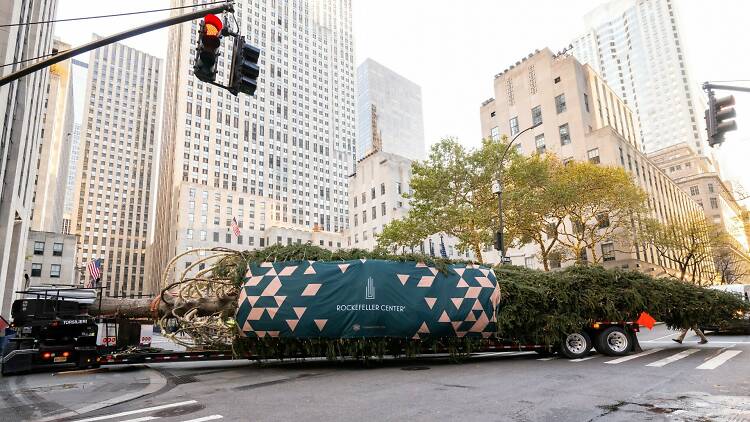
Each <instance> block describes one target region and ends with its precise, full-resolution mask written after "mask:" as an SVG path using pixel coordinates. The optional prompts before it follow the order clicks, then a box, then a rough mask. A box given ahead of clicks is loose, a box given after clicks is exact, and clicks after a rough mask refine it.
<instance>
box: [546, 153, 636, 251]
mask: <svg viewBox="0 0 750 422" xmlns="http://www.w3.org/2000/svg"><path fill="white" fill-rule="evenodd" d="M554 188H555V189H556V190H558V192H557V195H559V198H558V199H557V200H558V201H559V203H560V205H559V210H557V211H556V212H555V216H554V218H553V219H552V221H553V222H557V223H559V224H557V225H556V229H555V233H556V234H557V242H558V243H559V244H560V245H561V246H564V247H565V248H566V249H567V250H568V252H569V253H570V255H572V257H574V259H576V261H577V262H579V263H582V262H584V254H586V252H587V251H591V255H590V256H588V254H586V259H585V261H588V262H593V263H599V262H601V261H602V260H603V259H604V258H605V256H604V252H602V253H601V254H600V253H598V251H597V246H600V245H602V244H603V243H611V244H612V249H611V250H610V251H608V253H613V252H614V251H616V250H630V248H631V246H629V245H630V244H631V242H630V241H629V240H628V239H627V237H628V235H629V234H630V233H632V230H633V222H634V219H636V218H637V217H638V216H639V215H640V214H641V213H642V212H643V211H644V210H645V209H646V208H645V204H646V198H647V196H646V193H645V192H644V191H643V189H641V188H640V187H639V186H638V185H636V184H635V182H634V181H633V178H632V177H631V176H630V174H628V173H627V172H626V171H625V170H624V169H622V168H619V167H609V166H601V165H598V164H594V163H590V162H570V163H567V164H566V165H565V166H563V168H562V171H560V172H559V174H558V177H557V178H556V180H555V184H554Z"/></svg>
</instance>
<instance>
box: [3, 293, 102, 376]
mask: <svg viewBox="0 0 750 422" xmlns="http://www.w3.org/2000/svg"><path fill="white" fill-rule="evenodd" d="M18 293H20V294H22V295H23V298H22V299H18V300H16V301H14V302H13V306H12V308H11V316H12V323H11V325H10V329H11V330H12V331H14V332H15V335H11V336H9V337H8V339H7V341H6V344H5V347H4V348H3V351H2V374H3V375H7V374H13V373H20V372H27V371H31V370H33V369H51V368H87V367H92V366H95V365H97V353H98V352H97V348H96V334H97V326H96V321H95V320H94V318H92V317H91V316H89V314H88V307H89V306H90V304H91V303H92V302H93V298H94V297H95V292H94V291H93V290H92V289H75V288H68V289H65V288H50V289H34V290H26V291H22V292H18Z"/></svg>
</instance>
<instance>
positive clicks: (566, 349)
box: [560, 332, 593, 359]
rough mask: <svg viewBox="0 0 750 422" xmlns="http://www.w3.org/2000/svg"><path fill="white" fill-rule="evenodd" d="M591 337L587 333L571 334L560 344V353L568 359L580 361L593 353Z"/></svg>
mask: <svg viewBox="0 0 750 422" xmlns="http://www.w3.org/2000/svg"><path fill="white" fill-rule="evenodd" d="M592 346H593V345H592V344H591V337H589V335H588V334H586V333H585V332H580V333H571V334H568V336H567V337H565V339H563V341H562V343H561V344H560V353H562V355H563V356H565V357H566V358H568V359H579V358H582V357H584V356H586V355H588V354H589V351H591V347H592Z"/></svg>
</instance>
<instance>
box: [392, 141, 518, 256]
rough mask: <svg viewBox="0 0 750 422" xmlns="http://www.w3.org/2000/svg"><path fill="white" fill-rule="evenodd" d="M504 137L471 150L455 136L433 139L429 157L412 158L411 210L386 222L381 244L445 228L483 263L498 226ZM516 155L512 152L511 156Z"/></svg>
mask: <svg viewBox="0 0 750 422" xmlns="http://www.w3.org/2000/svg"><path fill="white" fill-rule="evenodd" d="M505 142H506V140H505V139H503V140H491V139H485V140H484V141H482V145H481V147H480V148H477V149H466V148H465V147H464V146H463V145H461V144H459V143H458V142H457V141H456V140H455V139H452V138H448V139H443V140H441V141H440V142H438V143H437V144H434V145H433V146H432V148H431V151H430V155H429V157H428V158H427V159H426V160H424V161H418V162H414V163H412V178H411V181H410V187H411V193H410V194H408V195H406V198H407V199H408V200H409V205H410V210H409V214H408V215H407V216H406V217H405V218H404V220H403V221H401V222H396V221H393V222H391V223H389V224H388V225H386V227H385V228H384V229H383V232H382V233H381V234H380V235H379V236H378V245H379V246H380V247H384V248H393V247H394V246H410V245H413V244H418V243H419V242H420V241H421V240H422V239H424V238H425V237H426V236H428V235H430V234H433V233H445V234H446V235H448V236H453V237H455V238H456V239H458V244H457V247H458V249H459V250H460V251H462V252H463V251H469V250H470V251H472V252H473V253H474V255H475V256H476V257H477V260H479V261H480V262H481V260H482V247H483V246H484V245H486V244H489V243H491V242H492V236H493V233H494V230H495V228H496V227H497V226H498V212H497V197H496V196H495V195H494V194H493V193H492V182H493V181H494V180H496V179H497V177H498V174H499V172H500V165H501V164H500V158H501V156H502V152H503V150H504V148H505V145H506V144H505ZM516 158H517V154H516V153H515V151H513V152H511V153H510V154H508V158H507V160H513V159H516ZM507 160H506V161H507ZM510 237H513V236H512V235H511V236H510Z"/></svg>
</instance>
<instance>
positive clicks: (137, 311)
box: [89, 295, 237, 319]
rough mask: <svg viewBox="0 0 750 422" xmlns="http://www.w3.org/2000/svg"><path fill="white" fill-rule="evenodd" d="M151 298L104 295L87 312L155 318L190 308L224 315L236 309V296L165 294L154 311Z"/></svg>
mask: <svg viewBox="0 0 750 422" xmlns="http://www.w3.org/2000/svg"><path fill="white" fill-rule="evenodd" d="M152 301H153V299H125V298H122V299H120V298H110V297H105V298H104V299H102V301H101V312H100V308H99V306H100V302H99V300H98V299H97V300H95V301H94V304H93V305H91V307H89V314H90V315H93V316H100V315H101V316H116V317H123V318H144V319H157V318H160V317H162V316H164V315H167V314H170V313H172V312H174V313H175V314H177V315H180V316H181V315H184V314H185V313H187V312H188V311H190V310H192V309H197V310H198V312H197V313H196V315H197V316H207V315H212V314H215V313H217V312H221V314H222V315H223V316H224V317H230V316H232V315H234V313H235V311H236V309H237V296H236V295H227V296H223V297H218V298H217V297H210V298H200V299H190V300H182V299H178V298H172V297H171V296H166V301H161V300H160V301H159V305H158V307H157V309H156V312H153V311H152V310H151V303H152Z"/></svg>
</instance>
